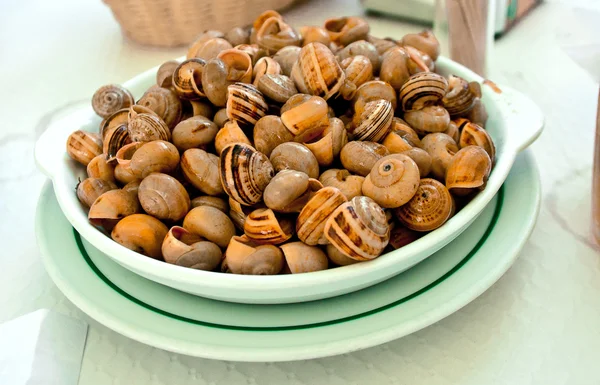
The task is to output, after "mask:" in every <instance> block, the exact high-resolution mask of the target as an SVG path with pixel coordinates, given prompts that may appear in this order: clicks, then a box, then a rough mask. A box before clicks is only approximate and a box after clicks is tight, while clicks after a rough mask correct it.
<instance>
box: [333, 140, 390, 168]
mask: <svg viewBox="0 0 600 385" xmlns="http://www.w3.org/2000/svg"><path fill="white" fill-rule="evenodd" d="M389 154H390V152H389V151H388V149H387V148H385V146H383V145H382V144H379V143H375V142H357V141H355V142H348V144H346V145H345V146H344V147H343V148H342V151H341V152H340V160H341V162H342V165H343V166H344V168H345V169H347V170H348V171H351V172H352V173H354V174H358V175H360V176H367V175H368V174H369V172H371V169H372V168H373V165H374V164H375V162H377V161H378V160H379V159H381V158H383V157H384V156H386V155H389Z"/></svg>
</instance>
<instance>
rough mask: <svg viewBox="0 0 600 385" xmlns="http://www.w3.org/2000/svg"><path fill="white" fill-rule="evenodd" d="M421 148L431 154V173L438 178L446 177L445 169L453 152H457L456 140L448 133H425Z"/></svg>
mask: <svg viewBox="0 0 600 385" xmlns="http://www.w3.org/2000/svg"><path fill="white" fill-rule="evenodd" d="M422 142H423V150H425V151H427V152H428V153H429V155H431V174H432V175H433V176H434V177H435V178H437V179H439V180H442V181H443V180H444V178H446V170H447V169H448V165H449V164H450V162H451V161H452V158H453V157H454V154H456V153H457V152H458V146H457V145H456V142H454V140H453V139H452V138H451V137H449V136H448V135H446V134H444V133H441V132H437V133H434V134H429V135H426V136H425V137H424V138H423V140H422Z"/></svg>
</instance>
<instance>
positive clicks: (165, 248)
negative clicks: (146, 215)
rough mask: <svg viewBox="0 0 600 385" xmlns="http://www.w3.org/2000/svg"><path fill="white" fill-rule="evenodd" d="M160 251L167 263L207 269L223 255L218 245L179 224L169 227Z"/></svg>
mask: <svg viewBox="0 0 600 385" xmlns="http://www.w3.org/2000/svg"><path fill="white" fill-rule="evenodd" d="M161 252H162V255H163V258H164V259H165V262H167V263H170V264H173V265H178V266H183V267H189V268H192V269H196V270H208V271H211V270H214V269H216V268H217V266H219V263H220V262H221V258H222V255H223V254H222V252H221V249H220V248H219V246H217V245H216V244H214V243H212V242H208V241H204V240H203V239H202V237H200V236H198V235H196V234H193V233H191V232H189V231H188V230H186V229H185V228H183V227H180V226H173V227H171V229H170V230H169V232H168V233H167V235H166V236H165V238H164V240H163V242H162V245H161Z"/></svg>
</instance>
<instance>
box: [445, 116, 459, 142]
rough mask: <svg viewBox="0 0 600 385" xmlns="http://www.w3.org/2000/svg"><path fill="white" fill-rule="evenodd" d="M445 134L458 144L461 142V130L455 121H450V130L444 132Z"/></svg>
mask: <svg viewBox="0 0 600 385" xmlns="http://www.w3.org/2000/svg"><path fill="white" fill-rule="evenodd" d="M444 134H446V135H448V136H449V137H451V138H452V139H453V140H454V141H455V142H456V143H458V142H459V141H460V130H459V128H458V125H457V124H456V123H455V122H454V121H452V120H451V121H450V123H449V124H448V128H447V129H446V131H444Z"/></svg>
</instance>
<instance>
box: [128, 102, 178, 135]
mask: <svg viewBox="0 0 600 385" xmlns="http://www.w3.org/2000/svg"><path fill="white" fill-rule="evenodd" d="M140 107H141V106H137V105H136V106H132V107H131V108H130V110H129V124H128V125H127V133H128V134H129V138H130V139H131V140H132V141H134V142H151V141H153V140H165V141H169V140H171V130H170V129H169V127H168V126H167V124H166V123H165V122H164V121H163V120H162V119H161V118H160V117H159V116H158V115H156V114H155V113H154V112H153V111H151V110H148V111H144V110H141V109H140ZM138 111H144V112H138Z"/></svg>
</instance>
